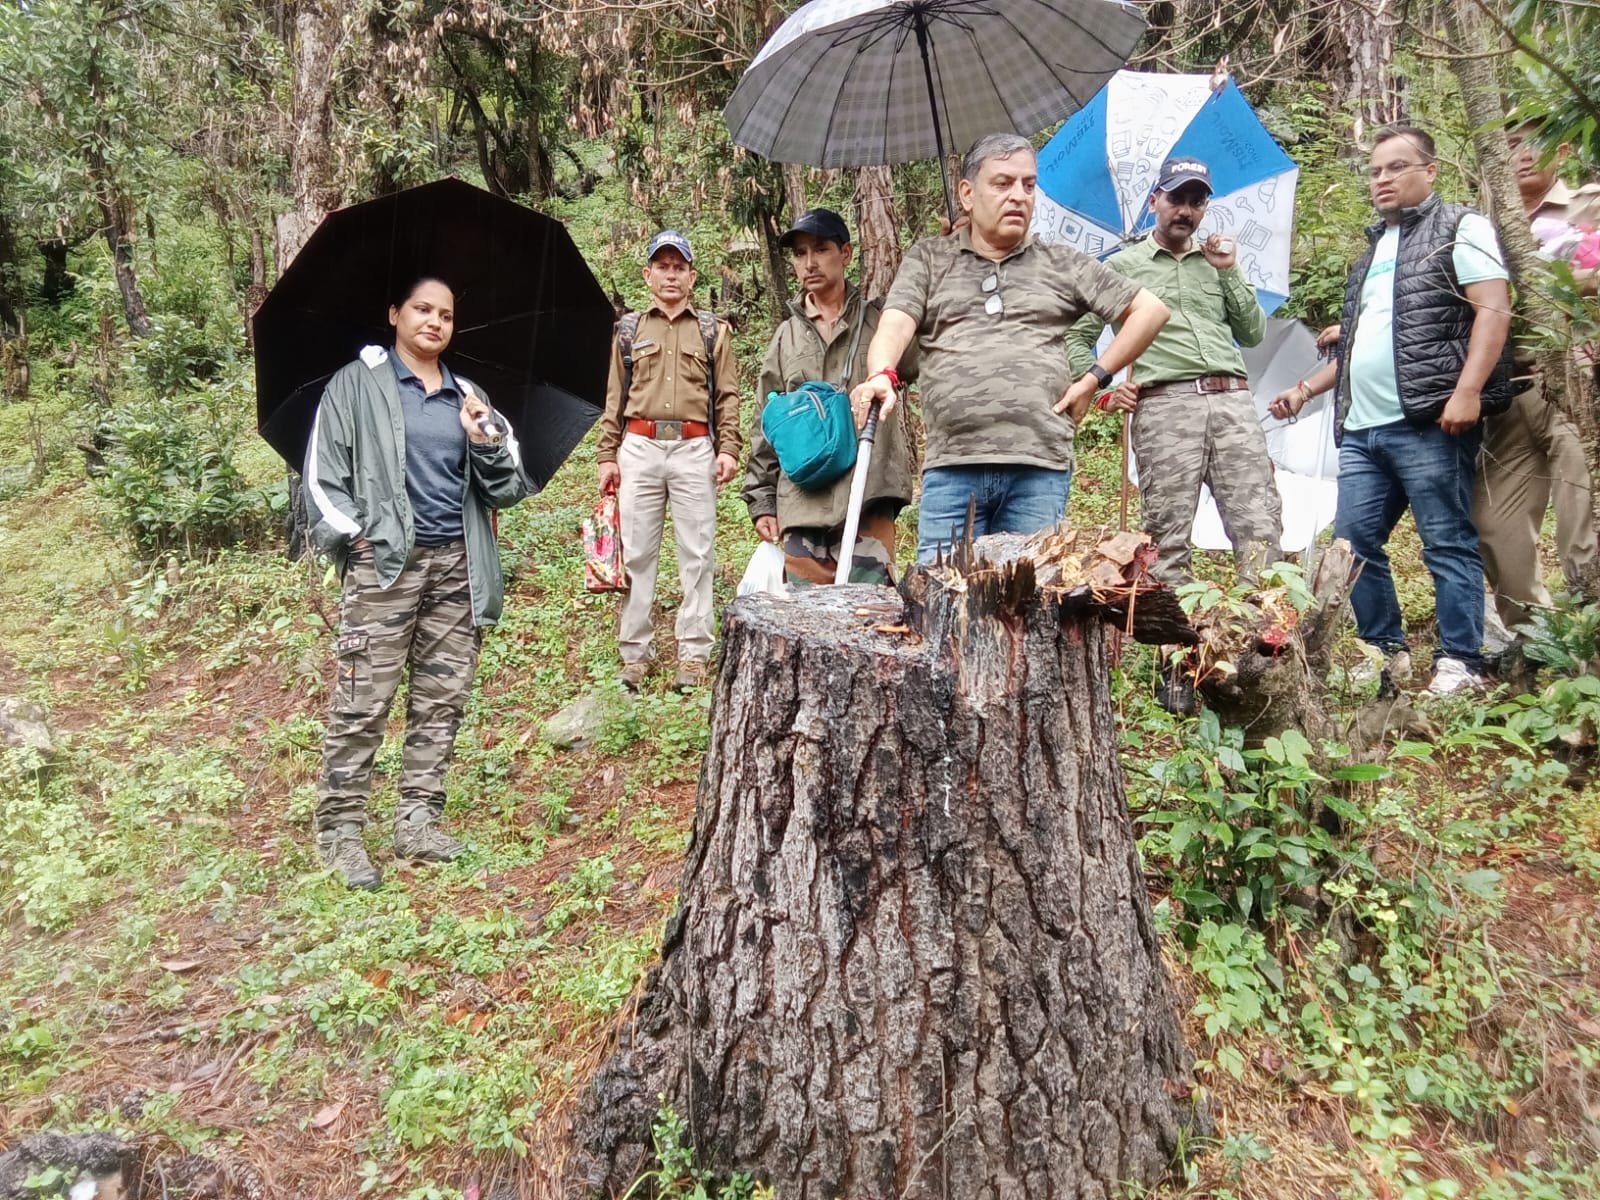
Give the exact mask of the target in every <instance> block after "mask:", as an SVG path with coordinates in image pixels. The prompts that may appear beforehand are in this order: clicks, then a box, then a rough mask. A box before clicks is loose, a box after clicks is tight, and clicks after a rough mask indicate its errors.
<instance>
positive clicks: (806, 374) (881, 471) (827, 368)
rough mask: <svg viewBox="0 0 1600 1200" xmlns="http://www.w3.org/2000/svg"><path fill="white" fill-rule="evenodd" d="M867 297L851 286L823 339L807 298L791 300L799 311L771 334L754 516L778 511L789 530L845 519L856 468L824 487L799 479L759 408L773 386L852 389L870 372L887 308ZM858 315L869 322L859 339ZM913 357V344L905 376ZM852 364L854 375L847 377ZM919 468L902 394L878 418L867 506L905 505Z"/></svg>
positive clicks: (753, 484) (753, 472)
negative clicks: (812, 383)
mask: <svg viewBox="0 0 1600 1200" xmlns="http://www.w3.org/2000/svg"><path fill="white" fill-rule="evenodd" d="M862 304H863V297H862V295H861V291H860V289H859V288H856V287H854V286H849V290H848V292H847V293H846V295H845V302H844V311H843V312H842V313H841V314H840V316H839V320H838V322H837V323H836V324H835V325H834V327H833V332H832V334H831V335H830V336H829V338H828V340H827V341H826V342H824V341H823V339H822V333H821V331H820V330H818V328H817V324H816V322H815V321H813V320H812V319H811V318H810V317H808V316H806V311H805V297H804V296H801V297H800V298H799V299H797V300H793V301H791V302H790V304H789V308H790V310H791V314H792V315H791V316H790V317H789V319H788V320H786V321H784V323H783V324H782V325H780V326H778V329H777V332H775V333H774V334H773V335H772V344H771V345H769V346H768V347H767V357H766V359H765V360H764V361H763V362H762V364H761V383H760V387H759V389H758V390H757V392H756V398H757V401H758V404H757V409H756V420H755V421H754V422H753V423H752V426H751V432H750V463H749V465H748V467H747V468H746V470H745V477H744V502H745V506H746V507H747V508H748V509H749V510H750V520H751V521H754V520H755V519H756V518H757V517H776V518H777V519H778V528H779V530H780V531H781V532H783V533H787V532H788V531H789V530H791V529H837V528H839V527H841V526H842V525H843V524H844V518H845V508H846V507H847V506H848V504H849V502H850V478H851V475H852V472H848V471H847V472H846V473H845V474H844V475H842V476H840V478H839V479H837V480H835V481H834V482H833V483H832V484H830V485H828V486H827V487H825V488H821V489H819V490H818V491H814V492H810V491H806V490H805V489H803V488H800V487H798V486H796V485H795V483H794V482H793V481H792V480H791V479H790V478H789V477H788V476H787V475H785V474H784V473H783V472H782V471H781V470H780V469H779V467H778V456H777V454H776V452H774V450H773V449H772V443H770V442H769V441H767V439H766V437H765V435H763V434H762V432H761V419H760V413H761V409H762V408H763V407H765V405H766V401H767V396H768V395H769V394H770V393H772V392H791V391H793V390H794V389H796V388H798V387H799V386H800V385H801V384H802V383H805V382H806V381H807V380H812V379H815V380H821V381H823V382H826V383H831V384H833V385H834V386H835V387H840V388H843V389H844V390H845V391H849V390H850V388H852V387H854V386H855V385H856V384H858V383H860V382H861V380H862V378H863V377H864V376H865V375H866V371H867V346H868V344H869V343H870V342H871V341H872V335H873V334H874V333H875V332H876V331H877V328H878V316H879V314H880V313H881V312H882V311H883V305H882V303H881V302H879V301H876V300H874V301H871V302H868V303H866V306H865V309H863V307H862ZM857 318H860V319H861V322H862V325H861V331H860V338H859V340H857V336H856V321H857ZM852 345H854V346H855V358H854V361H853V362H852V361H851V358H850V351H851V346H852ZM913 360H914V351H913V350H908V351H907V353H906V356H905V358H904V359H902V370H901V372H900V376H901V378H902V379H908V378H912V377H914V376H915V370H914V368H912V367H907V366H905V364H906V363H909V362H912V361H913ZM847 364H848V370H849V376H850V377H849V378H848V379H846V378H845V377H844V376H845V372H846V369H847ZM916 473H917V464H916V456H915V452H914V450H913V449H912V439H911V434H910V421H909V418H908V415H907V412H906V405H905V403H904V402H903V401H902V403H900V404H899V405H897V406H896V409H895V411H894V412H892V413H890V414H889V419H888V420H886V421H882V422H880V423H879V425H878V437H877V440H876V442H874V443H873V450H872V464H871V466H870V467H869V468H868V469H867V491H866V495H865V496H864V497H863V499H862V503H863V507H864V506H865V505H867V504H870V503H872V502H873V501H874V500H890V501H898V502H899V504H900V505H901V506H904V505H906V504H909V503H910V502H911V489H912V482H913V480H914V479H915V477H916Z"/></svg>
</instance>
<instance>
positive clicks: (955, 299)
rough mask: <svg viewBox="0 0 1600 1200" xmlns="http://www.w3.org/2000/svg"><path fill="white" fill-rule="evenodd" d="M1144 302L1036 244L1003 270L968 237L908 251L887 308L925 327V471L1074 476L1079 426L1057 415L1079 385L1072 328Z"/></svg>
mask: <svg viewBox="0 0 1600 1200" xmlns="http://www.w3.org/2000/svg"><path fill="white" fill-rule="evenodd" d="M990 276H994V278H995V283H994V284H993V285H992V286H991V287H990V289H989V290H988V291H985V290H984V284H985V282H986V281H987V280H988V279H989V278H990ZM1138 292H1139V285H1138V284H1137V283H1134V282H1133V281H1132V280H1130V279H1128V278H1127V277H1126V276H1123V275H1119V274H1117V272H1115V271H1112V270H1109V269H1108V268H1106V267H1103V266H1101V265H1100V264H1099V263H1097V262H1096V261H1095V260H1094V259H1092V258H1090V257H1089V256H1088V255H1086V254H1082V253H1080V252H1079V251H1077V250H1073V249H1070V248H1069V247H1066V246H1060V245H1056V244H1055V243H1053V242H1040V241H1037V240H1035V239H1034V238H1033V236H1032V235H1029V237H1028V239H1027V240H1026V241H1025V242H1023V244H1022V245H1021V246H1019V247H1018V248H1017V249H1016V250H1014V251H1012V252H1011V253H1010V254H1009V255H1007V256H1006V257H1005V258H1004V259H1002V260H1001V261H1000V262H998V263H996V262H992V261H990V260H989V259H987V258H984V257H983V256H982V255H980V254H978V253H977V251H975V250H973V248H972V242H971V238H970V235H969V231H968V230H967V229H965V228H963V229H961V230H960V231H959V232H957V233H955V234H952V235H950V236H947V237H939V238H928V239H926V240H924V241H921V242H918V243H917V244H916V245H915V246H913V247H911V249H910V251H909V252H908V253H907V254H906V257H905V261H904V262H902V263H901V264H900V273H899V274H898V275H896V276H895V279H894V286H893V287H891V288H890V289H889V297H888V299H887V300H885V301H884V307H885V308H893V309H898V310H899V311H900V312H903V313H905V314H906V315H907V316H908V317H910V318H911V319H912V320H913V321H915V322H916V323H917V348H918V350H919V351H920V352H921V362H920V365H919V369H920V372H921V375H920V380H919V383H918V389H919V391H920V393H921V397H922V412H923V417H924V419H925V421H926V422H927V426H928V450H927V458H926V460H925V461H924V467H958V466H971V465H975V464H978V463H1008V464H1013V465H1017V466H1034V467H1051V468H1055V469H1057V470H1063V469H1070V468H1071V467H1072V435H1073V423H1072V421H1071V420H1070V419H1069V418H1068V417H1067V416H1066V415H1065V414H1062V415H1057V414H1056V413H1055V412H1054V411H1053V409H1054V406H1055V404H1056V402H1057V401H1058V400H1060V399H1061V397H1062V396H1063V395H1064V394H1065V393H1066V390H1067V388H1068V387H1070V386H1071V384H1072V380H1073V375H1072V366H1071V363H1070V362H1069V361H1068V357H1067V345H1066V333H1067V330H1068V329H1070V328H1071V327H1072V324H1073V322H1074V321H1076V320H1077V319H1078V318H1079V317H1081V316H1083V315H1084V314H1085V313H1090V312H1092V313H1097V314H1098V315H1099V316H1101V317H1102V318H1104V319H1105V320H1106V321H1114V320H1116V319H1117V318H1119V317H1121V316H1122V314H1123V313H1124V312H1126V311H1127V308H1128V305H1129V304H1131V303H1132V302H1133V298H1134V296H1136V295H1137V294H1138ZM991 295H998V296H999V297H1000V301H999V304H998V306H995V305H989V297H990V296H991ZM986 306H988V307H999V308H1000V311H999V312H998V313H990V312H989V311H988V307H986Z"/></svg>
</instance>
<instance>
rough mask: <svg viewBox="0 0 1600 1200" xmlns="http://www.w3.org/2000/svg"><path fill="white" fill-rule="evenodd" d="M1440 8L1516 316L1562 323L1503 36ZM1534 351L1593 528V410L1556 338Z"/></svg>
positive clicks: (1590, 581)
mask: <svg viewBox="0 0 1600 1200" xmlns="http://www.w3.org/2000/svg"><path fill="white" fill-rule="evenodd" d="M1442 11H1443V13H1444V20H1445V27H1446V29H1448V30H1449V33H1450V40H1451V41H1452V42H1454V43H1455V45H1456V47H1457V50H1458V53H1457V54H1456V55H1455V57H1453V58H1451V60H1450V70H1451V72H1452V73H1453V74H1454V75H1455V77H1456V82H1457V84H1458V85H1459V86H1460V88H1461V99H1462V102H1463V106H1464V107H1465V109H1466V114H1467V124H1468V125H1470V126H1471V127H1472V129H1473V131H1474V132H1473V135H1472V138H1473V146H1474V148H1475V149H1476V151H1477V158H1478V174H1479V179H1480V181H1481V186H1482V193H1481V197H1480V199H1481V202H1482V204H1483V207H1484V208H1485V210H1486V211H1487V212H1488V215H1489V216H1490V217H1491V218H1492V219H1493V220H1494V221H1495V223H1496V225H1497V226H1498V228H1499V232H1500V240H1501V243H1502V244H1503V245H1504V247H1505V250H1506V257H1507V258H1508V260H1509V265H1510V268H1511V277H1512V280H1513V282H1514V283H1515V286H1516V290H1517V309H1518V315H1519V317H1520V318H1522V319H1523V320H1525V321H1526V322H1527V323H1528V324H1529V325H1531V326H1532V327H1533V328H1534V329H1542V330H1552V331H1561V330H1565V329H1566V328H1567V321H1566V319H1565V317H1563V316H1562V314H1561V312H1560V311H1559V310H1558V309H1557V308H1556V307H1555V305H1554V304H1552V303H1551V302H1550V299H1549V297H1548V296H1547V295H1546V294H1545V293H1544V291H1543V290H1542V285H1543V280H1544V278H1545V274H1546V271H1545V267H1544V264H1543V263H1542V262H1541V261H1540V259H1539V255H1538V252H1537V248H1536V247H1535V245H1534V241H1533V232H1532V230H1531V228H1530V227H1529V223H1528V219H1527V215H1526V211H1525V210H1524V208H1523V206H1522V192H1521V190H1520V189H1519V188H1518V186H1517V176H1516V172H1515V171H1514V170H1513V169H1512V166H1511V148H1510V146H1509V144H1508V143H1507V141H1506V136H1505V126H1506V108H1505V102H1504V100H1503V99H1502V98H1501V97H1502V92H1501V89H1500V80H1499V77H1498V75H1497V74H1496V71H1495V64H1496V62H1498V61H1499V59H1498V58H1497V57H1495V56H1494V55H1495V52H1496V51H1504V50H1505V47H1504V43H1503V41H1502V39H1501V38H1500V36H1499V31H1498V30H1497V29H1495V27H1494V25H1493V24H1492V23H1491V22H1490V20H1489V18H1488V17H1487V16H1486V15H1485V14H1484V13H1483V11H1482V9H1480V8H1479V7H1478V6H1477V4H1476V3H1475V2H1474V0H1463V2H1462V3H1460V4H1445V5H1443V6H1442ZM1507 53H1509V52H1507ZM1537 357H1538V362H1539V375H1540V382H1541V385H1542V387H1543V389H1544V394H1545V398H1546V399H1547V400H1549V401H1550V403H1552V404H1555V405H1557V406H1558V407H1559V408H1560V409H1561V410H1562V411H1563V412H1564V413H1566V414H1567V416H1568V418H1569V419H1570V420H1571V421H1572V423H1573V425H1574V426H1575V427H1576V428H1577V431H1578V437H1579V440H1580V441H1582V443H1583V456H1584V460H1585V461H1586V462H1587V463H1588V465H1589V485H1590V486H1589V503H1590V507H1591V511H1592V513H1593V518H1594V522H1595V527H1596V528H1600V413H1597V412H1596V411H1595V407H1594V405H1593V403H1591V402H1588V399H1587V397H1586V395H1585V391H1584V389H1582V388H1574V389H1569V388H1568V386H1567V385H1568V372H1569V370H1570V369H1571V356H1570V354H1569V352H1568V350H1567V349H1565V348H1563V347H1562V346H1560V345H1557V346H1555V347H1553V348H1551V349H1548V350H1541V351H1540V352H1539V353H1538V356H1537ZM1580 584H1581V586H1582V588H1583V590H1584V592H1585V594H1586V595H1589V596H1600V562H1597V563H1595V564H1593V565H1592V566H1591V568H1590V570H1589V577H1588V578H1585V579H1583V580H1581V581H1580Z"/></svg>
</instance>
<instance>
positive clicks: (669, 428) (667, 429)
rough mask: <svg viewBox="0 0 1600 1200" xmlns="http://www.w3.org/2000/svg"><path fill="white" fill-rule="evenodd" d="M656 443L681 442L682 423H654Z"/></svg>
mask: <svg viewBox="0 0 1600 1200" xmlns="http://www.w3.org/2000/svg"><path fill="white" fill-rule="evenodd" d="M656 441H658V442H681V441H683V422H682V421H657V422H656Z"/></svg>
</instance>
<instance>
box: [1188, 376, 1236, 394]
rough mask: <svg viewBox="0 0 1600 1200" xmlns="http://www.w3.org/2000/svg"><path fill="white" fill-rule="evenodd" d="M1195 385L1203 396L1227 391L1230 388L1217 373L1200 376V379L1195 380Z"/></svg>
mask: <svg viewBox="0 0 1600 1200" xmlns="http://www.w3.org/2000/svg"><path fill="white" fill-rule="evenodd" d="M1194 386H1195V387H1196V388H1198V389H1199V390H1200V394H1201V395H1202V396H1210V395H1214V394H1215V393H1217V392H1225V391H1227V390H1228V389H1227V388H1226V387H1225V386H1224V385H1223V382H1222V380H1221V379H1219V378H1218V377H1217V376H1215V375H1202V376H1200V378H1199V379H1196V380H1195V381H1194Z"/></svg>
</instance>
